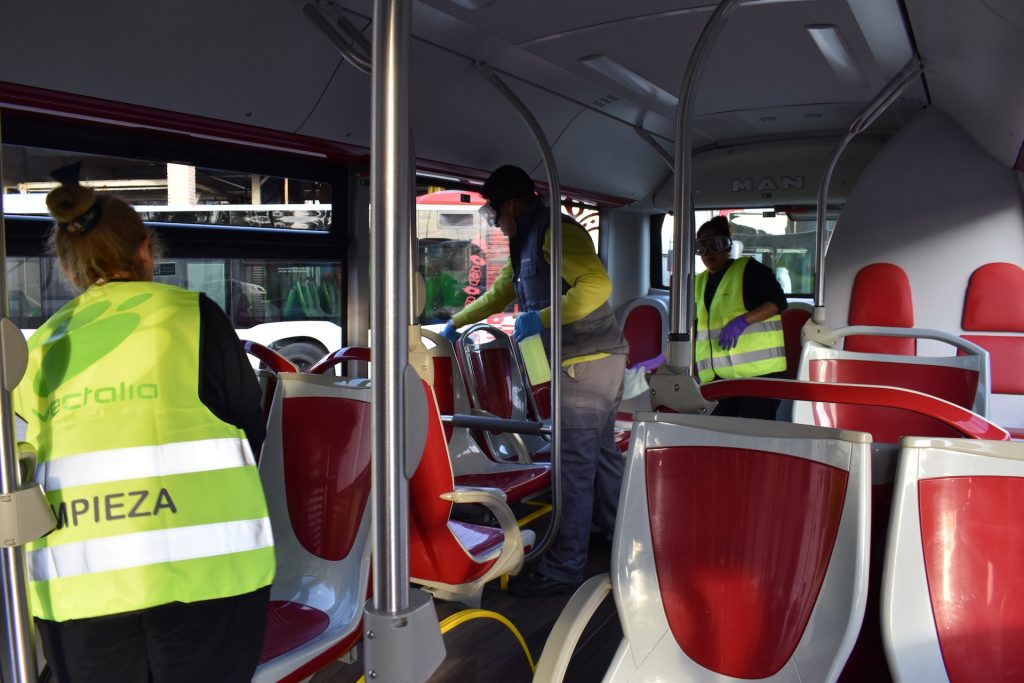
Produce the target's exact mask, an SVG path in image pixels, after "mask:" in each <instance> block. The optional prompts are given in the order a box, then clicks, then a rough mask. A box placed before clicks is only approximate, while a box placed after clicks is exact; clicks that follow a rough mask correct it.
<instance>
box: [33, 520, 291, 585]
mask: <svg viewBox="0 0 1024 683" xmlns="http://www.w3.org/2000/svg"><path fill="white" fill-rule="evenodd" d="M272 545H273V540H272V536H271V533H270V520H269V519H266V518H263V519H246V520H242V521H239V522H220V523H217V524H204V525H200V526H188V527H181V528H177V529H164V530H161V531H143V532H140V533H135V534H124V535H123V536H110V537H107V538H100V539H97V540H94V541H83V542H80V543H68V544H65V545H60V546H56V547H46V548H40V549H39V550H33V551H31V552H29V553H28V568H29V580H30V581H49V580H51V579H60V578H68V577H72V576H78V575H80V574H96V573H99V572H110V571H117V570H120V569H131V568H133V567H142V566H145V565H148V564H157V563H162V562H181V561H183V560H194V559H197V558H203V557H210V556H211V555H224V554H226V553H240V552H244V551H246V550H257V549H259V548H269V547H271V546H272Z"/></svg>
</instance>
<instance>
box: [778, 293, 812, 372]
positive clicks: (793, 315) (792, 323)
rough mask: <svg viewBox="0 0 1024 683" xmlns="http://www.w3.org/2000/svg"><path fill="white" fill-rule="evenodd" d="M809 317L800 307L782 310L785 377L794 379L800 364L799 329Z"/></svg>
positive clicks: (808, 313)
mask: <svg viewBox="0 0 1024 683" xmlns="http://www.w3.org/2000/svg"><path fill="white" fill-rule="evenodd" d="M810 317H811V314H810V312H808V311H805V310H804V309H802V308H787V309H786V310H784V311H783V312H782V337H783V340H784V342H785V346H786V379H796V371H797V368H798V367H799V366H800V347H801V342H800V330H801V328H803V326H804V323H805V322H807V321H808V320H809V319H810Z"/></svg>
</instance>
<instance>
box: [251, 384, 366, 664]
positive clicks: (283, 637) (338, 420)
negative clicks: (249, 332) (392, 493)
mask: <svg viewBox="0 0 1024 683" xmlns="http://www.w3.org/2000/svg"><path fill="white" fill-rule="evenodd" d="M259 471H260V479H261V481H262V482H263V488H264V491H265V492H266V497H267V505H268V507H269V510H270V520H271V524H272V526H273V531H274V546H275V549H276V555H277V575H276V577H275V579H274V583H273V586H272V587H271V593H270V599H271V602H270V605H269V614H268V620H267V632H266V639H265V641H264V645H263V654H262V656H261V658H260V665H259V667H258V668H257V670H256V675H255V678H254V679H253V680H255V681H261V682H263V681H267V682H269V681H280V680H289V681H298V680H303V679H305V678H307V677H308V676H310V675H312V674H313V673H314V672H316V671H317V670H319V669H321V668H323V667H324V666H326V665H327V664H329V663H330V662H332V661H334V660H336V659H337V658H338V657H340V656H341V655H343V654H344V653H345V652H347V651H348V650H350V649H351V648H352V646H353V645H355V644H356V643H357V642H358V641H359V639H360V634H361V629H360V623H361V620H362V614H363V605H364V603H365V602H366V596H367V586H368V580H369V572H370V544H369V531H370V514H369V506H368V500H369V495H370V389H369V383H368V380H341V379H338V378H335V377H334V376H316V375H305V374H302V375H300V374H295V373H281V374H280V375H278V377H277V389H276V391H275V393H274V397H273V401H272V404H271V409H270V417H269V420H268V423H267V438H266V441H265V442H264V444H263V452H262V457H261V458H260V464H259Z"/></svg>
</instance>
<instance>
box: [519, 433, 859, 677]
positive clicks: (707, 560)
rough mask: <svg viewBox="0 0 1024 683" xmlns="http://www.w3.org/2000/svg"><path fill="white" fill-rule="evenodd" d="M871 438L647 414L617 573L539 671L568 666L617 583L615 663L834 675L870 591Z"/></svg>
mask: <svg viewBox="0 0 1024 683" xmlns="http://www.w3.org/2000/svg"><path fill="white" fill-rule="evenodd" d="M870 445H871V439H870V437H869V436H868V435H866V434H863V433H857V432H849V431H845V430H844V431H840V430H834V429H827V428H822V427H813V426H808V425H793V424H786V423H778V422H768V421H763V420H751V419H743V418H722V417H709V416H695V415H681V414H666V413H638V414H637V417H636V421H635V423H634V426H633V440H632V444H631V446H630V452H629V459H628V464H627V468H626V478H625V481H624V484H623V492H622V495H623V498H622V500H621V502H620V506H619V520H618V527H617V528H616V530H615V539H614V542H613V548H612V573H611V577H610V578H609V577H608V576H607V575H599V576H597V577H594V578H592V579H591V580H590V581H588V582H587V583H585V584H584V585H583V586H582V587H581V588H580V589H579V590H578V591H577V593H576V594H575V595H574V596H573V598H572V599H571V600H570V602H569V604H568V605H567V607H566V609H565V611H563V613H562V615H561V616H560V617H559V620H558V622H557V623H556V624H555V627H554V629H553V630H552V632H551V636H550V637H549V638H548V642H547V644H546V645H545V647H544V652H543V654H542V655H541V658H540V661H539V662H538V666H537V673H536V676H535V678H534V680H535V681H559V680H562V678H563V676H564V675H565V671H566V668H567V666H568V663H569V659H570V656H571V654H572V651H573V649H574V646H575V644H576V642H575V641H576V639H577V638H578V637H579V635H580V634H581V633H582V631H583V629H584V626H585V625H586V622H587V620H588V619H589V618H590V616H591V615H592V614H593V612H594V610H596V608H597V606H598V605H599V604H600V603H601V601H602V599H603V598H604V596H605V595H607V593H608V591H609V590H611V591H612V593H613V595H614V597H615V604H616V607H617V608H618V613H619V618H620V620H621V621H622V631H623V640H622V642H621V644H620V645H619V647H618V650H617V651H616V653H615V654H614V656H613V658H612V663H611V666H610V667H609V669H608V672H607V674H606V675H605V677H604V679H603V680H604V681H606V682H617V681H638V680H671V681H684V680H708V681H710V680H714V681H722V682H726V681H736V682H737V683H738V682H739V681H741V680H742V681H750V680H755V681H756V680H764V681H774V682H781V681H792V682H794V683H795V682H797V681H834V680H836V678H837V677H838V676H839V673H840V671H841V670H842V668H843V664H844V662H845V661H846V658H847V656H848V655H849V653H850V651H851V649H852V648H853V644H854V642H855V640H856V637H857V633H858V630H859V629H860V625H861V619H862V617H863V614H864V607H865V602H866V596H867V577H868V529H869V525H870V481H871V457H870Z"/></svg>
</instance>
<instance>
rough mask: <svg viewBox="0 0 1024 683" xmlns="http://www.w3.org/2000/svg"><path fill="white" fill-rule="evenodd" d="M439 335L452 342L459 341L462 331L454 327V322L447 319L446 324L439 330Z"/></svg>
mask: <svg viewBox="0 0 1024 683" xmlns="http://www.w3.org/2000/svg"><path fill="white" fill-rule="evenodd" d="M441 336H442V337H444V338H445V339H447V340H448V341H450V342H451V343H452V344H454V343H455V342H457V341H459V337H461V336H462V333H461V332H459V331H458V330H457V329H455V323H454V322H452V321H451V320H449V321H448V324H447V325H445V326H444V329H443V330H441Z"/></svg>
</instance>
